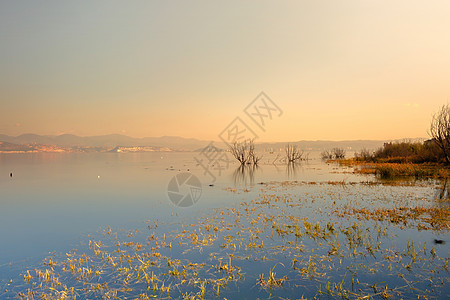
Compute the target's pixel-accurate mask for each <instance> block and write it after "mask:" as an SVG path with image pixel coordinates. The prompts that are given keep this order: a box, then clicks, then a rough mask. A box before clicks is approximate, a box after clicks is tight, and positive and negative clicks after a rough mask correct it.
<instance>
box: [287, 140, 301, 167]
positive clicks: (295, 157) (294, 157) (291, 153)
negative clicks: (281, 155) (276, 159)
mask: <svg viewBox="0 0 450 300" xmlns="http://www.w3.org/2000/svg"><path fill="white" fill-rule="evenodd" d="M285 151H286V160H287V162H288V163H294V162H296V161H299V160H302V157H303V151H301V150H300V149H298V148H297V146H296V145H289V144H287V145H286V148H285Z"/></svg>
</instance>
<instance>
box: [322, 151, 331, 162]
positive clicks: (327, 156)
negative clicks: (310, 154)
mask: <svg viewBox="0 0 450 300" xmlns="http://www.w3.org/2000/svg"><path fill="white" fill-rule="evenodd" d="M320 155H321V156H322V159H323V160H326V159H333V153H332V152H331V151H328V150H324V151H322V153H321V154H320Z"/></svg>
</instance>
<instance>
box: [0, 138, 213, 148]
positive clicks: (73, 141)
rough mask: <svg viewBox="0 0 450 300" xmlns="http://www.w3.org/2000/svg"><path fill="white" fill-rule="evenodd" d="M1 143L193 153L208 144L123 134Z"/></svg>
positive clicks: (4, 139) (2, 139)
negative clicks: (122, 147)
mask: <svg viewBox="0 0 450 300" xmlns="http://www.w3.org/2000/svg"><path fill="white" fill-rule="evenodd" d="M0 141H2V142H7V143H11V144H18V145H27V144H42V145H54V146H58V147H81V148H85V147H101V148H114V147H117V146H127V147H132V146H152V147H168V148H172V149H174V150H177V151H193V150H195V149H198V148H203V147H205V146H206V145H207V144H208V142H206V141H200V140H197V139H190V138H181V137H175V136H162V137H146V138H133V137H129V136H126V135H121V134H109V135H100V136H85V137H81V136H77V135H73V134H62V135H37V134H22V135H19V136H8V135H4V134H0Z"/></svg>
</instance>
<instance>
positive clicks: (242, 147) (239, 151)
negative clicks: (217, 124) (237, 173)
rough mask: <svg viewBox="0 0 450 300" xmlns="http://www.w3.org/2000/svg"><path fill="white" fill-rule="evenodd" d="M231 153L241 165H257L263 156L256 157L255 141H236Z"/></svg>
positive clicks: (231, 147)
mask: <svg viewBox="0 0 450 300" xmlns="http://www.w3.org/2000/svg"><path fill="white" fill-rule="evenodd" d="M230 152H231V154H232V155H233V156H234V158H236V160H237V161H239V162H240V163H241V165H245V164H254V165H257V164H258V162H259V160H260V159H261V156H258V155H256V152H255V144H254V143H253V140H248V141H243V142H238V141H235V142H234V143H233V144H232V145H231V146H230Z"/></svg>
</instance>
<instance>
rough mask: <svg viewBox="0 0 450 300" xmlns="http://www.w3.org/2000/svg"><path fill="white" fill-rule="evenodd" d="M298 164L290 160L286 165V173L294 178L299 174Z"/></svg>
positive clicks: (290, 177)
mask: <svg viewBox="0 0 450 300" xmlns="http://www.w3.org/2000/svg"><path fill="white" fill-rule="evenodd" d="M297 164H298V163H295V162H289V163H288V164H287V165H286V175H287V177H288V178H289V179H292V178H294V177H296V176H297V167H298V166H297Z"/></svg>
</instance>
